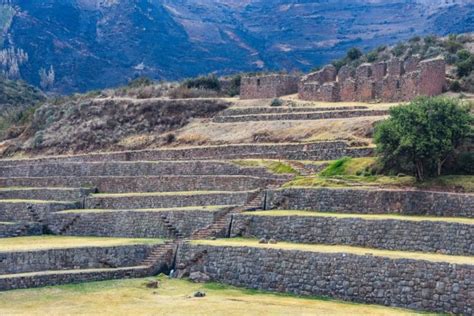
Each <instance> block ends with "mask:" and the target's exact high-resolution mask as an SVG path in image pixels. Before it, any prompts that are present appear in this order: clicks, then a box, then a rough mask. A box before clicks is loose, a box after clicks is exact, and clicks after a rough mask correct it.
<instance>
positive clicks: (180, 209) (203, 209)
mask: <svg viewBox="0 0 474 316" xmlns="http://www.w3.org/2000/svg"><path fill="white" fill-rule="evenodd" d="M228 207H235V205H216V206H187V207H170V208H141V209H132V210H104V209H78V210H67V211H60V212H56V213H55V214H84V213H86V214H87V213H116V212H186V211H201V212H216V211H219V210H222V209H224V208H228Z"/></svg>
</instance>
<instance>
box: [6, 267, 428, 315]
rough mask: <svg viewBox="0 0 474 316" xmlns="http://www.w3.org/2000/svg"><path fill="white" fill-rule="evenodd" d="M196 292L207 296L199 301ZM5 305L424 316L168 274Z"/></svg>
mask: <svg viewBox="0 0 474 316" xmlns="http://www.w3.org/2000/svg"><path fill="white" fill-rule="evenodd" d="M153 280H158V281H159V287H158V289H148V288H146V286H145V283H146V282H148V281H153ZM196 291H203V292H205V293H206V297H204V298H194V297H193V293H194V292H196ZM104 302H106V303H105V304H104ZM0 306H1V309H2V314H4V315H91V314H93V315H228V316H240V315H334V316H346V315H373V316H382V315H383V316H392V315H393V316H395V315H397V316H406V315H419V313H416V312H412V311H409V310H405V309H400V308H389V307H384V306H378V305H365V304H356V303H347V302H341V301H336V300H329V299H325V298H317V297H305V298H301V297H297V296H293V295H285V294H272V293H269V292H263V291H256V290H246V289H241V288H236V287H231V286H226V285H221V284H217V283H208V284H195V283H191V282H188V281H185V280H177V279H169V278H167V277H165V276H160V277H158V278H149V279H132V280H116V281H104V282H92V283H84V284H76V285H64V286H55V287H47V288H41V289H29V290H15V291H9V292H3V293H0ZM423 315H428V314H426V313H424V314H423Z"/></svg>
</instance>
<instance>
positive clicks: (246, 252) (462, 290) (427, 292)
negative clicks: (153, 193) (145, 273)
mask: <svg viewBox="0 0 474 316" xmlns="http://www.w3.org/2000/svg"><path fill="white" fill-rule="evenodd" d="M177 266H178V267H179V270H178V271H177V273H178V275H182V274H183V273H186V272H187V273H190V272H203V273H205V274H207V275H208V276H209V277H210V278H211V279H212V280H214V281H216V282H221V283H225V284H230V285H233V286H242V287H247V288H251V289H259V290H268V291H276V292H283V293H291V294H295V295H312V296H326V297H331V298H335V299H342V300H347V301H353V302H359V303H365V304H381V305H386V306H398V307H405V308H411V309H417V310H424V311H429V312H441V313H453V314H465V315H471V314H472V312H473V306H472V293H474V283H473V282H472V281H471V280H472V277H473V275H474V261H473V257H470V256H449V255H440V254H424V253H416V252H398V251H388V250H377V249H369V248H357V247H349V246H327V245H306V244H289V243H278V244H275V245H273V244H259V243H258V241H257V240H242V239H239V240H232V239H225V240H215V241H211V240H206V241H192V242H190V243H186V244H184V245H183V246H182V247H181V248H180V251H179V252H178V257H177ZM466 280H468V281H467V282H466Z"/></svg>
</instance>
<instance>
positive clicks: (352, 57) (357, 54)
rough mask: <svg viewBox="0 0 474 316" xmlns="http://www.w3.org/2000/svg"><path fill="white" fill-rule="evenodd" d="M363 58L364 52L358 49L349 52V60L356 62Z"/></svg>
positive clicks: (353, 48)
mask: <svg viewBox="0 0 474 316" xmlns="http://www.w3.org/2000/svg"><path fill="white" fill-rule="evenodd" d="M360 57H362V52H361V51H360V49H358V48H357V47H352V48H351V49H349V50H348V51H347V58H348V59H349V60H356V59H359V58H360Z"/></svg>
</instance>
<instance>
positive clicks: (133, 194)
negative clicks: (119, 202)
mask: <svg viewBox="0 0 474 316" xmlns="http://www.w3.org/2000/svg"><path fill="white" fill-rule="evenodd" d="M241 192H253V191H178V192H130V193H98V194H92V197H97V198H116V197H117V198H119V197H141V196H176V195H178V196H179V195H181V196H186V195H206V194H232V193H241Z"/></svg>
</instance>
